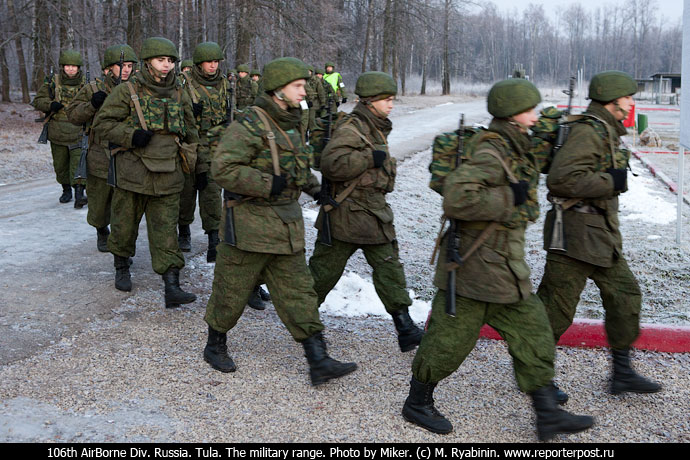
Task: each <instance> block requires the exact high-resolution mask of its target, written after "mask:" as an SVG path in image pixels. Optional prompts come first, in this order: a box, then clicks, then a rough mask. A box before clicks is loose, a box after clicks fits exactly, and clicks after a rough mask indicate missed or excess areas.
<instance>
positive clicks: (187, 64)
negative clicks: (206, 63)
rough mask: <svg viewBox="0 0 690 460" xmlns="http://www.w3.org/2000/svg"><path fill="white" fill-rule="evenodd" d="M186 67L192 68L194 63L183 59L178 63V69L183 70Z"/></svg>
mask: <svg viewBox="0 0 690 460" xmlns="http://www.w3.org/2000/svg"><path fill="white" fill-rule="evenodd" d="M186 67H194V61H192V60H191V59H184V60H183V61H182V62H181V63H180V69H184V68H186Z"/></svg>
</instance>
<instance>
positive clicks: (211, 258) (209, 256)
mask: <svg viewBox="0 0 690 460" xmlns="http://www.w3.org/2000/svg"><path fill="white" fill-rule="evenodd" d="M207 234H208V251H207V252H206V262H208V263H212V262H215V261H216V255H217V254H218V251H217V250H216V247H217V246H218V243H220V240H219V239H218V230H209V231H208V232H207Z"/></svg>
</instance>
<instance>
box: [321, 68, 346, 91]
mask: <svg viewBox="0 0 690 460" xmlns="http://www.w3.org/2000/svg"><path fill="white" fill-rule="evenodd" d="M323 79H324V80H326V81H327V82H328V84H329V85H331V86H332V87H333V91H334V92H335V93H336V94H338V90H339V89H340V84H341V83H342V81H343V77H341V76H340V74H339V73H338V72H333V73H327V74H325V75H324V76H323Z"/></svg>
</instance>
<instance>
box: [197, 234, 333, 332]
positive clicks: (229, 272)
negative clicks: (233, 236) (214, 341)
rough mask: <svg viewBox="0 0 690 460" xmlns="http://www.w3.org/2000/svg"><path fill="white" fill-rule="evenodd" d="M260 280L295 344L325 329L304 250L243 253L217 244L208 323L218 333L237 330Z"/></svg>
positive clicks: (207, 313) (207, 315)
mask: <svg viewBox="0 0 690 460" xmlns="http://www.w3.org/2000/svg"><path fill="white" fill-rule="evenodd" d="M259 280H263V281H265V283H266V285H267V286H268V290H269V291H270V292H271V300H272V302H273V305H274V306H275V309H276V312H277V313H278V316H279V317H280V319H281V321H282V322H283V324H285V327H287V329H288V331H289V332H290V334H291V335H292V337H293V338H294V339H295V340H296V341H298V342H302V341H303V340H305V339H307V338H309V337H311V336H312V335H314V334H316V333H317V332H320V331H322V330H323V329H324V326H323V323H321V319H319V309H318V305H317V303H316V294H315V293H314V289H313V286H312V285H313V280H312V278H311V276H310V274H309V270H308V269H307V264H306V261H305V258H304V251H300V252H298V253H295V254H290V255H281V254H266V253H260V252H248V251H242V250H241V249H237V248H235V247H233V246H230V245H229V244H225V243H221V244H219V245H218V257H217V259H216V267H215V271H214V274H213V290H212V291H211V298H210V299H209V301H208V304H207V305H206V315H205V317H204V320H205V321H206V323H208V325H209V326H211V327H212V328H213V329H215V330H216V331H218V332H227V331H229V330H230V329H232V328H233V327H235V324H237V321H238V320H239V319H240V316H242V312H244V308H245V306H246V305H247V301H248V300H249V295H250V294H251V292H252V290H253V289H254V286H256V285H257V284H259Z"/></svg>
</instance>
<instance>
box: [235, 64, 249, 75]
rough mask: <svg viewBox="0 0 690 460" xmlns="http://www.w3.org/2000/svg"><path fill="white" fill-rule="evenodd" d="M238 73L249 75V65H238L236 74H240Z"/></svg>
mask: <svg viewBox="0 0 690 460" xmlns="http://www.w3.org/2000/svg"><path fill="white" fill-rule="evenodd" d="M240 72H247V73H249V65H247V64H240V65H238V66H237V73H240Z"/></svg>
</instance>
